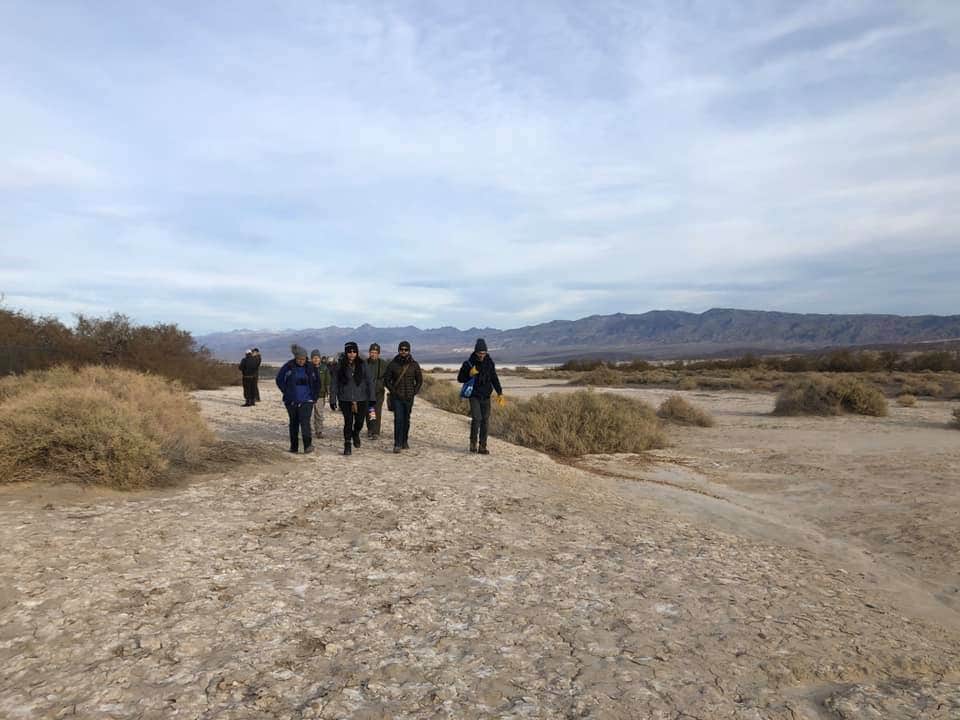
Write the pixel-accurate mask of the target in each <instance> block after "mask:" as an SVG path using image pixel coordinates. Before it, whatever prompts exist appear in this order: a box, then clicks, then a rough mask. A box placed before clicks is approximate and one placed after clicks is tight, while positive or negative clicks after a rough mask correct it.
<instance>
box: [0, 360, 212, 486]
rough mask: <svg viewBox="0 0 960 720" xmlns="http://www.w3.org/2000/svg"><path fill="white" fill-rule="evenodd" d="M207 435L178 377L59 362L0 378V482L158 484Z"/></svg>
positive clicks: (193, 456) (191, 456) (186, 461)
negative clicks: (47, 479)
mask: <svg viewBox="0 0 960 720" xmlns="http://www.w3.org/2000/svg"><path fill="white" fill-rule="evenodd" d="M212 441H213V435H212V433H211V432H210V430H209V429H208V428H207V426H206V424H205V423H204V421H203V418H202V417H201V416H200V412H199V410H198V408H197V406H196V405H195V404H194V402H193V401H192V400H191V399H190V397H189V396H188V395H187V394H186V393H185V392H184V391H183V389H182V387H181V386H180V385H179V383H176V382H171V381H168V380H164V379H163V378H160V377H157V376H153V375H146V374H143V373H139V372H136V371H133V370H123V369H120V368H106V367H100V366H87V367H84V368H82V369H80V370H73V369H72V368H69V367H66V366H58V367H55V368H51V369H50V370H43V371H34V372H29V373H27V374H25V375H23V376H20V377H9V378H4V379H3V380H0V482H11V481H16V480H26V479H30V478H31V477H36V476H42V475H46V474H53V473H55V474H56V476H57V479H70V480H75V481H78V482H81V483H90V484H97V485H107V486H111V487H114V488H119V489H132V488H138V487H147V486H154V485H162V484H164V483H166V482H168V481H169V480H170V479H171V477H172V475H171V471H172V470H173V469H175V468H177V467H187V466H189V465H191V464H193V463H195V462H197V461H198V460H199V459H200V453H201V451H202V449H203V447H204V446H205V445H207V444H208V443H210V442H212Z"/></svg>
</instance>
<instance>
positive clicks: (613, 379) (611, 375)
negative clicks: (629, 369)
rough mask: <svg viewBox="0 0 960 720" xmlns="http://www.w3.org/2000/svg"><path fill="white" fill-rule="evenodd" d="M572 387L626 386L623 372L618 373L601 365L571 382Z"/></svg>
mask: <svg viewBox="0 0 960 720" xmlns="http://www.w3.org/2000/svg"><path fill="white" fill-rule="evenodd" d="M569 384H570V385H591V386H594V385H595V386H600V387H620V386H621V385H623V384H624V377H623V373H622V372H618V371H617V370H614V369H613V368H610V367H607V366H606V365H600V366H599V367H596V368H594V369H593V370H588V371H587V372H585V373H583V375H581V376H580V377H578V378H575V379H573V380H571V381H570V383H569Z"/></svg>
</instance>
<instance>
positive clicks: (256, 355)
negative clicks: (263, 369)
mask: <svg viewBox="0 0 960 720" xmlns="http://www.w3.org/2000/svg"><path fill="white" fill-rule="evenodd" d="M252 352H253V360H254V363H255V364H256V367H255V368H254V369H255V370H256V372H255V373H254V375H253V404H254V405H256V404H257V403H258V402H260V363H262V362H263V358H262V357H260V348H253V351H252Z"/></svg>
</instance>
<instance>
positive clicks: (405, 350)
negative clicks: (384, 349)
mask: <svg viewBox="0 0 960 720" xmlns="http://www.w3.org/2000/svg"><path fill="white" fill-rule="evenodd" d="M397 352H398V353H400V356H401V357H410V343H408V342H407V341H406V340H402V341H401V342H400V344H399V345H397Z"/></svg>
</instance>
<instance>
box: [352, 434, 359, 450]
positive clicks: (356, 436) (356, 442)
mask: <svg viewBox="0 0 960 720" xmlns="http://www.w3.org/2000/svg"><path fill="white" fill-rule="evenodd" d="M353 446H354V447H360V433H358V432H355V433H354V434H353Z"/></svg>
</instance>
